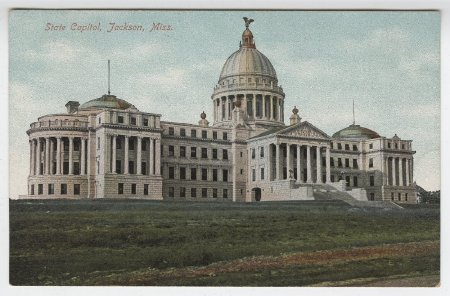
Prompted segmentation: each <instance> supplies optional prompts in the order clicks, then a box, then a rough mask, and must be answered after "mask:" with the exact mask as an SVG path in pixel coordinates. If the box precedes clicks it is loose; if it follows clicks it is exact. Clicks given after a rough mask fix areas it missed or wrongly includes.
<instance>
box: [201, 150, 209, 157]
mask: <svg viewBox="0 0 450 296" xmlns="http://www.w3.org/2000/svg"><path fill="white" fill-rule="evenodd" d="M202 158H208V148H202Z"/></svg>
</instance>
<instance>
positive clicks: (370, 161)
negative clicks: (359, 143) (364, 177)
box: [369, 158, 373, 168]
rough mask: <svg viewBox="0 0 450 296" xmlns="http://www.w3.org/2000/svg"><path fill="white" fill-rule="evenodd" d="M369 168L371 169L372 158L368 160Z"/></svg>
mask: <svg viewBox="0 0 450 296" xmlns="http://www.w3.org/2000/svg"><path fill="white" fill-rule="evenodd" d="M369 168H373V158H369Z"/></svg>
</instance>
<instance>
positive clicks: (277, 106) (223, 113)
mask: <svg viewBox="0 0 450 296" xmlns="http://www.w3.org/2000/svg"><path fill="white" fill-rule="evenodd" d="M257 98H261V112H259V113H260V114H259V116H256V108H257V104H256V102H257ZM237 99H241V100H242V101H244V100H245V105H242V107H244V106H245V107H246V111H247V114H248V115H249V116H250V112H249V110H250V108H249V107H250V106H251V111H252V112H251V116H250V117H253V118H261V119H266V120H278V121H284V103H283V99H282V98H280V97H276V96H272V95H262V94H247V95H237V96H234V95H232V96H223V97H220V98H217V99H215V100H214V120H215V121H226V120H231V118H232V111H233V107H234V104H235V103H236V100H237ZM267 102H269V108H267V110H266V104H267ZM241 104H243V102H241ZM249 104H251V105H249Z"/></svg>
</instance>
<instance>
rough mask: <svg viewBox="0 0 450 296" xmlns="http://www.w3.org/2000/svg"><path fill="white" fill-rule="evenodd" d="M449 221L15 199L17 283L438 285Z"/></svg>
mask: <svg viewBox="0 0 450 296" xmlns="http://www.w3.org/2000/svg"><path fill="white" fill-rule="evenodd" d="M439 218H440V212H439V208H437V207H426V208H425V207H420V206H410V207H408V208H406V209H404V210H381V209H377V210H376V209H355V208H350V207H349V206H348V205H346V204H344V203H341V202H338V201H335V202H315V201H310V202H280V203H275V202H274V203H252V204H225V203H203V202H191V203H188V202H167V201H165V202H158V201H142V200H95V201H93V200H90V201H58V200H52V201H49V200H47V201H24V200H22V201H10V282H11V284H13V285H152V286H158V285H183V286H192V285H195V286H217V285H221V286H308V285H311V286H355V285H356V286H366V285H367V286H369V285H372V286H373V285H377V282H380V285H389V283H391V284H392V283H398V284H397V285H417V283H422V284H420V285H422V286H423V285H435V284H436V283H437V282H438V281H439V268H440V264H439V260H440V252H439V230H440V229H439ZM416 278H417V279H419V278H421V279H427V280H422V281H420V280H416ZM411 279H412V280H411ZM428 279H430V280H428ZM406 283H409V284H406Z"/></svg>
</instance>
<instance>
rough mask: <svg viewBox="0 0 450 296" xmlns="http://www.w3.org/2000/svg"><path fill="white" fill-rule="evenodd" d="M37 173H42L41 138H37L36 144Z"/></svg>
mask: <svg viewBox="0 0 450 296" xmlns="http://www.w3.org/2000/svg"><path fill="white" fill-rule="evenodd" d="M35 170H36V175H40V174H41V139H40V138H37V145H36V168H35Z"/></svg>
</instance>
